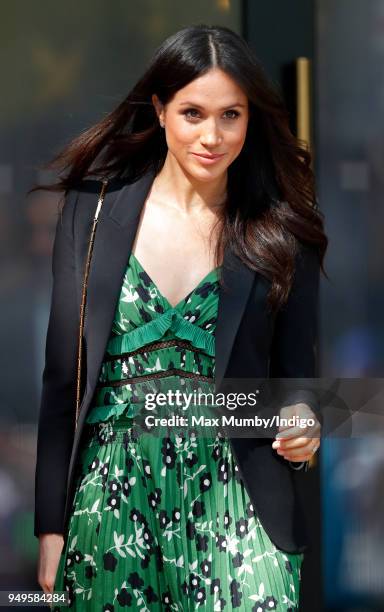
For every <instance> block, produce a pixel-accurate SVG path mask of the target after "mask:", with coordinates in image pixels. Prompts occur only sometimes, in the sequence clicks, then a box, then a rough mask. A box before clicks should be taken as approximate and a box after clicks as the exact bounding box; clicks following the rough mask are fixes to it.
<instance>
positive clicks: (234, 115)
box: [182, 108, 240, 120]
mask: <svg viewBox="0 0 384 612" xmlns="http://www.w3.org/2000/svg"><path fill="white" fill-rule="evenodd" d="M191 113H197V114H199V111H198V110H197V109H196V108H187V109H186V110H185V111H183V113H182V114H183V115H185V117H186V119H188V120H190V119H197V117H196V116H194V115H191ZM227 113H232V116H230V117H228V116H227V117H226V118H227V119H229V120H232V119H237V117H239V115H240V113H239V112H238V111H236V110H228V111H225V114H227Z"/></svg>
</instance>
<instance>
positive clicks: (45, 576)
mask: <svg viewBox="0 0 384 612" xmlns="http://www.w3.org/2000/svg"><path fill="white" fill-rule="evenodd" d="M63 546H64V537H63V536H62V535H61V534H59V533H43V534H41V535H40V536H39V560H38V570H37V581H38V583H39V585H40V586H41V588H42V589H43V591H44V593H46V594H47V593H53V588H54V586H55V579H56V572H57V568H58V566H59V561H60V555H61V551H62V550H63Z"/></svg>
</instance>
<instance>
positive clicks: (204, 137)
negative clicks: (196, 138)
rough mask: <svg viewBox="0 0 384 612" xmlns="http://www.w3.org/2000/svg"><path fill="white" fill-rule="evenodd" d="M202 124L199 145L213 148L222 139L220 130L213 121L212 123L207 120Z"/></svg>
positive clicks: (213, 120)
mask: <svg viewBox="0 0 384 612" xmlns="http://www.w3.org/2000/svg"><path fill="white" fill-rule="evenodd" d="M204 123H205V125H204V129H203V131H202V133H201V136H200V141H201V144H203V145H207V146H214V145H216V144H217V143H218V142H220V141H221V139H222V136H221V132H220V129H219V127H218V125H217V123H216V121H215V119H212V121H208V120H207V121H206V122H204Z"/></svg>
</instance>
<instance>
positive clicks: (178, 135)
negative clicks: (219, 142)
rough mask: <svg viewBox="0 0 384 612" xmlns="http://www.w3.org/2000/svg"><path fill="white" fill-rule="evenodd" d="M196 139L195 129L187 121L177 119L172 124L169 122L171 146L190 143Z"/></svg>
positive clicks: (168, 138) (168, 135)
mask: <svg viewBox="0 0 384 612" xmlns="http://www.w3.org/2000/svg"><path fill="white" fill-rule="evenodd" d="M195 139H196V136H195V130H194V129H193V127H192V126H189V125H187V124H186V123H185V122H181V121H175V122H173V123H172V125H169V124H168V130H167V143H168V146H169V148H172V147H178V146H182V145H186V144H190V143H191V142H194V140H195Z"/></svg>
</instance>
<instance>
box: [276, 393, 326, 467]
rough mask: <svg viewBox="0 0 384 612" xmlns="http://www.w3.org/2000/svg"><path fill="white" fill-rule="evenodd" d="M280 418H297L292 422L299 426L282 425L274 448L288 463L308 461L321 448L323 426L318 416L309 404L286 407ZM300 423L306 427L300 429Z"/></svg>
mask: <svg viewBox="0 0 384 612" xmlns="http://www.w3.org/2000/svg"><path fill="white" fill-rule="evenodd" d="M279 416H280V419H282V418H283V419H290V418H292V417H295V419H292V420H294V421H295V422H297V425H287V426H282V425H280V426H279V433H278V434H277V435H276V439H275V441H274V442H273V444H272V448H274V449H276V452H277V453H278V454H279V455H281V456H283V457H284V458H285V459H286V460H287V461H308V460H309V459H310V458H311V457H312V456H313V454H314V453H315V452H316V451H317V450H318V448H319V446H320V431H321V425H320V423H319V421H318V420H317V418H316V415H315V414H314V412H312V410H311V409H310V408H309V406H307V404H294V405H293V406H284V408H282V409H281V410H280V415H279ZM309 419H312V420H313V421H310V420H309ZM299 423H300V424H301V425H304V426H303V427H300V426H299ZM312 423H313V424H312Z"/></svg>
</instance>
